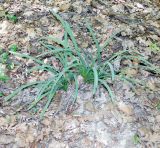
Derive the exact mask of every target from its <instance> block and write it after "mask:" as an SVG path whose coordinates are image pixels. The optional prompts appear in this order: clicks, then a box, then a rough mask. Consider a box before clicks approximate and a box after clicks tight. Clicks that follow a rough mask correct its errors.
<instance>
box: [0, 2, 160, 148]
mask: <svg viewBox="0 0 160 148" xmlns="http://www.w3.org/2000/svg"><path fill="white" fill-rule="evenodd" d="M49 10H53V11H55V12H57V13H58V14H59V15H60V16H61V17H62V18H63V19H64V20H66V21H67V22H69V23H70V24H71V26H72V29H73V32H74V36H75V37H76V39H77V40H78V44H79V46H80V47H81V48H84V49H86V50H91V49H94V48H95V46H94V45H93V44H92V41H91V39H90V38H89V35H88V34H87V29H86V26H85V25H84V20H85V19H88V20H89V22H90V23H91V24H92V26H93V28H94V30H95V32H96V36H97V37H98V38H100V39H101V40H100V41H101V42H104V40H105V39H107V38H108V37H109V36H110V35H112V33H113V32H115V31H120V33H119V34H118V35H117V36H116V37H115V38H114V39H113V40H112V41H111V42H110V44H109V46H108V49H107V50H108V51H107V53H106V55H104V56H106V57H107V54H108V55H110V54H112V53H114V52H117V51H120V50H130V51H132V50H137V51H138V52H139V53H141V54H142V55H143V56H145V57H146V59H148V61H150V62H151V63H152V64H154V65H155V66H160V7H159V5H158V3H156V2H153V1H150V0H144V1H142V0H135V1H132V0H117V1H116V0H53V1H52V0H48V1H43V0H30V1H23V0H13V1H12V0H6V1H5V0H0V48H1V49H2V50H3V52H8V50H10V47H11V45H16V48H17V49H18V51H17V52H21V53H25V54H26V53H29V54H30V55H33V56H36V55H38V54H39V53H40V51H41V50H40V48H41V45H40V43H39V41H38V40H39V38H40V37H44V36H47V35H49V34H51V35H54V36H55V37H59V38H62V37H63V34H64V31H63V29H62V26H61V25H60V23H59V22H58V21H57V20H56V19H55V18H54V17H53V15H51V13H50V12H49ZM5 12H8V14H14V15H16V18H8V19H7V18H6V17H4V15H5ZM16 19H17V20H16ZM14 21H17V22H15V23H14ZM1 58H2V57H1ZM8 60H9V62H8V63H7V62H6V63H0V66H1V69H3V70H4V71H5V73H6V75H8V77H9V78H10V79H9V80H8V81H7V82H2V81H0V148H1V147H2V148H3V147H4V148H19V147H26V148H28V147H31V148H36V147H39V148H43V147H49V148H93V147H95V148H107V147H108V148H132V147H133V148H134V147H147V148H149V147H153V148H158V147H160V76H159V75H158V74H154V73H151V72H148V71H146V70H144V69H140V68H136V69H135V68H132V67H129V66H130V65H133V62H134V61H131V60H129V59H127V60H125V61H123V63H121V60H116V61H115V63H114V68H117V69H118V68H119V67H120V66H121V64H123V65H127V66H128V68H126V69H125V70H124V73H125V75H127V76H132V77H133V78H134V79H135V80H137V81H143V82H144V83H145V86H140V85H132V84H130V83H126V82H124V81H121V80H119V79H116V80H115V81H114V82H113V83H112V84H111V85H110V86H111V88H112V90H113V91H114V93H115V96H116V100H115V102H114V103H112V102H111V101H110V98H109V95H108V93H107V91H104V90H103V89H102V88H100V89H99V90H98V93H97V94H96V96H95V97H94V98H93V96H92V91H91V89H90V86H89V85H87V86H84V87H83V88H79V93H78V99H77V102H76V103H75V106H74V109H73V110H70V111H66V110H65V107H66V102H67V101H68V99H69V96H70V93H71V91H72V87H71V88H70V89H69V90H68V91H67V92H66V93H64V92H59V93H57V95H56V97H55V101H54V102H52V103H51V105H50V106H49V108H48V110H47V112H46V113H45V117H44V119H43V120H40V119H39V112H40V111H41V109H42V107H43V104H44V101H45V100H44V101H42V102H40V103H39V105H38V107H37V108H38V109H39V110H38V111H37V108H34V109H33V110H30V111H27V110H26V104H29V103H30V102H31V101H32V100H33V99H34V97H35V96H36V92H37V90H36V89H31V88H28V89H26V90H24V91H23V92H22V93H19V94H18V95H17V96H16V98H15V99H14V100H13V101H12V102H11V103H6V102H5V101H4V96H6V95H8V94H9V93H10V92H11V91H12V90H14V89H15V88H16V87H19V86H20V85H21V84H25V83H26V82H32V81H36V80H43V79H45V78H46V77H47V76H46V73H43V72H35V73H33V74H32V75H28V74H27V70H28V69H29V68H30V67H32V66H33V65H34V62H33V61H32V60H30V59H29V60H28V59H24V58H20V57H15V56H13V55H11V54H9V55H8V57H7V60H6V61H8ZM47 60H48V59H47V58H46V59H45V61H47ZM8 67H9V68H8ZM79 81H81V80H79ZM81 83H83V82H81Z"/></svg>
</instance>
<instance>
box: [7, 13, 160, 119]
mask: <svg viewBox="0 0 160 148" xmlns="http://www.w3.org/2000/svg"><path fill="white" fill-rule="evenodd" d="M51 13H52V14H53V15H54V17H55V18H56V19H57V20H58V21H60V23H61V24H62V27H63V28H64V37H63V39H62V40H61V39H58V38H55V37H54V36H52V35H49V36H47V37H43V38H41V39H40V43H41V44H42V46H44V47H45V48H46V50H48V51H46V52H45V53H42V54H40V55H38V56H36V57H33V56H30V55H26V54H21V53H17V52H14V51H11V52H10V53H11V54H14V55H16V56H19V57H23V58H28V59H31V60H33V61H34V62H36V63H37V64H39V66H36V67H33V68H32V69H31V70H30V72H32V71H33V70H42V71H48V72H50V73H52V77H50V78H48V79H47V80H44V81H36V82H32V83H28V84H24V85H22V86H21V87H19V88H17V89H16V90H15V91H13V92H12V93H11V94H10V95H8V96H7V97H6V98H5V100H6V101H9V100H13V98H16V95H17V94H18V93H19V92H21V91H22V90H24V89H26V88H28V87H33V88H35V87H36V88H38V89H39V92H38V94H37V96H35V99H34V101H33V102H32V103H31V104H30V105H29V107H28V109H32V108H33V107H35V106H36V105H37V103H38V102H39V101H41V100H42V99H46V104H45V106H44V108H43V109H42V111H41V114H40V117H41V118H42V117H43V116H44V113H45V112H46V111H47V109H48V107H49V105H50V103H51V102H52V101H54V96H55V95H56V93H57V92H58V91H59V90H64V91H67V89H68V86H69V84H72V85H74V86H75V90H74V94H73V95H72V96H73V100H72V104H74V103H75V102H76V99H77V95H78V90H79V85H78V81H77V77H78V76H79V75H80V76H82V77H83V80H84V82H85V83H88V84H91V85H93V90H92V92H93V95H95V93H96V91H97V89H98V88H99V87H104V88H105V89H106V90H107V91H108V94H109V96H110V98H111V100H112V101H113V100H114V99H115V96H114V93H113V91H112V90H111V87H110V85H109V83H108V80H110V81H114V79H115V77H117V76H118V77H120V78H121V79H123V80H127V81H131V82H134V81H133V80H132V79H129V78H127V77H125V76H123V74H121V73H120V72H118V73H117V72H115V71H114V67H113V62H114V60H116V59H117V58H121V60H123V59H131V60H132V59H135V58H136V59H138V60H139V61H140V62H141V63H143V67H142V68H144V69H147V70H149V71H153V72H154V73H158V74H159V73H160V69H158V68H157V67H155V66H154V65H153V64H151V63H150V62H148V61H147V60H146V59H145V58H144V57H143V56H142V55H140V54H139V53H136V52H135V51H133V52H132V53H133V54H132V53H131V52H130V51H128V50H122V51H119V52H117V53H114V54H113V55H111V56H110V57H109V58H106V59H103V60H102V58H101V57H102V56H101V55H102V51H103V50H106V49H107V45H108V44H109V43H110V42H111V41H112V38H113V37H114V36H115V35H116V33H115V34H113V35H111V36H110V37H109V38H108V39H107V40H106V41H105V42H104V44H103V45H101V46H100V43H99V41H98V40H97V38H96V34H95V33H94V31H93V29H92V27H91V25H90V24H88V23H86V27H87V29H88V31H89V34H90V36H91V37H92V39H93V42H94V43H95V46H96V54H94V55H93V54H86V53H85V51H84V50H83V49H80V48H79V46H78V43H77V40H76V38H75V37H74V35H73V31H72V28H71V26H70V25H69V23H68V22H66V21H65V20H63V19H62V18H61V17H60V16H59V15H58V14H56V13H54V12H51ZM48 41H52V42H54V44H50V43H49V42H48ZM48 54H51V55H52V56H54V57H55V58H56V60H57V61H58V62H59V64H60V65H61V66H60V68H56V67H54V66H53V65H51V64H48V63H44V62H43V58H44V57H45V56H46V55H48ZM135 55H136V56H135Z"/></svg>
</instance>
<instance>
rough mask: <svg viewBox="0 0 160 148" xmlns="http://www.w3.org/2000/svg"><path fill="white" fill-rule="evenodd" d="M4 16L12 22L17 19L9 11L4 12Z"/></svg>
mask: <svg viewBox="0 0 160 148" xmlns="http://www.w3.org/2000/svg"><path fill="white" fill-rule="evenodd" d="M6 18H7V19H8V20H9V21H11V22H13V23H16V22H17V21H18V18H17V16H16V15H14V14H9V13H7V14H6Z"/></svg>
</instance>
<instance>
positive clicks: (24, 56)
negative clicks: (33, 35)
mask: <svg viewBox="0 0 160 148" xmlns="http://www.w3.org/2000/svg"><path fill="white" fill-rule="evenodd" d="M10 53H12V54H14V55H16V56H19V57H23V58H28V59H31V60H33V61H35V62H36V63H38V64H41V65H43V66H44V67H47V68H51V69H53V70H54V71H55V72H57V70H56V69H55V68H54V67H53V66H50V65H48V64H45V63H44V62H42V61H41V60H38V59H36V58H34V57H32V56H29V55H26V54H21V53H17V52H12V51H10Z"/></svg>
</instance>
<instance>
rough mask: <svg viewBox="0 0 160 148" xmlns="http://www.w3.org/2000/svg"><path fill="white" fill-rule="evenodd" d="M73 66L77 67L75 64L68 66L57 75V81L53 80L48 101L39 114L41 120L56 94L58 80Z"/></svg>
mask: <svg viewBox="0 0 160 148" xmlns="http://www.w3.org/2000/svg"><path fill="white" fill-rule="evenodd" d="M75 66H77V64H72V65H70V66H68V67H67V68H64V70H63V71H62V72H60V73H59V75H58V77H57V79H56V80H55V82H54V84H53V85H52V88H51V90H50V92H49V95H48V98H47V99H48V101H47V103H46V105H45V107H44V108H43V110H42V112H41V114H40V118H41V119H42V118H43V116H44V113H45V112H46V111H47V109H48V107H49V105H50V103H51V101H52V99H53V96H54V95H55V93H56V90H57V88H58V85H57V84H58V82H59V80H60V79H61V77H62V76H63V75H64V74H65V72H67V71H68V70H69V69H70V68H73V67H75Z"/></svg>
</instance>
